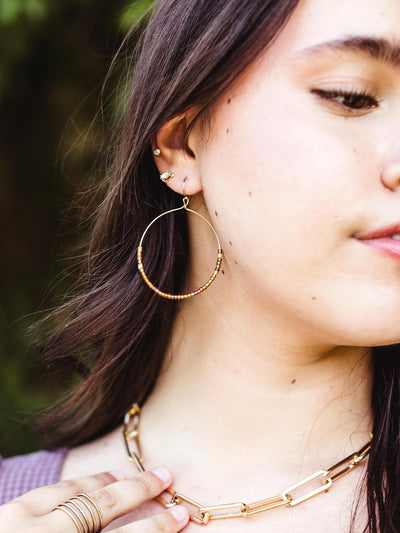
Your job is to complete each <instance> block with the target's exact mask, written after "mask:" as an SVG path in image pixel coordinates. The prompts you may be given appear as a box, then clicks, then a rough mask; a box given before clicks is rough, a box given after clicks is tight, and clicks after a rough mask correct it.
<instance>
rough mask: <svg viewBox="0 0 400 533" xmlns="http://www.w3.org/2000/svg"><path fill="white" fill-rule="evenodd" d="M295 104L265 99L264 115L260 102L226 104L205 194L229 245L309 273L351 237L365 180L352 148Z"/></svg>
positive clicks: (211, 153)
mask: <svg viewBox="0 0 400 533" xmlns="http://www.w3.org/2000/svg"><path fill="white" fill-rule="evenodd" d="M278 94H279V95H280V96H282V93H281V92H279V91H278ZM291 100H293V98H291V99H290V98H285V97H284V95H283V96H282V98H279V99H277V101H276V102H275V101H274V100H273V95H269V94H268V93H264V94H263V99H262V101H264V102H265V101H267V102H270V105H269V106H268V109H265V110H262V111H260V109H262V105H261V104H262V101H261V100H260V99H251V98H246V102H247V105H246V106H244V105H243V102H242V101H241V100H240V99H239V98H238V100H237V101H235V99H232V100H231V103H230V104H228V103H226V102H225V104H224V107H223V109H222V112H221V113H220V114H219V115H218V116H217V119H216V123H215V124H214V125H213V131H214V132H216V134H215V138H213V139H212V140H211V141H210V143H209V144H208V147H209V150H207V155H206V157H204V161H205V163H204V166H203V168H202V174H203V177H204V180H203V181H204V194H205V197H206V201H207V205H209V206H211V209H210V212H211V213H212V214H213V213H215V211H217V212H218V213H219V219H218V220H217V221H216V223H217V224H218V225H219V226H220V228H221V231H222V232H223V237H224V239H225V242H227V241H233V238H232V237H234V239H235V240H236V241H239V242H238V244H240V247H241V250H243V251H245V252H246V253H247V254H251V257H252V258H253V259H254V260H256V261H257V260H259V261H262V262H264V263H265V260H266V258H267V257H268V262H269V264H270V265H271V262H272V261H273V259H274V258H275V260H276V261H277V263H278V265H279V263H280V261H281V260H283V259H291V258H296V262H297V263H298V267H299V266H300V264H304V268H305V269H308V268H309V262H311V263H312V264H313V265H315V264H316V261H317V262H321V261H322V262H323V261H326V260H327V259H328V258H327V255H328V256H329V255H330V253H331V252H332V251H333V250H334V249H335V247H336V246H337V244H338V240H340V239H343V236H346V237H348V236H349V235H350V234H351V225H350V224H349V223H348V220H349V218H348V217H349V214H351V209H352V206H353V205H354V201H355V198H356V197H357V195H358V192H359V191H358V188H359V182H358V179H359V178H360V177H361V175H362V172H361V169H360V159H359V156H358V155H356V154H355V153H354V147H353V146H352V144H351V142H350V140H349V139H346V138H345V136H343V135H340V134H339V132H337V131H329V130H328V131H327V128H326V126H324V125H322V124H318V123H317V119H315V121H313V116H312V115H311V117H310V114H309V113H308V114H307V113H306V111H301V109H300V110H299V108H296V106H292V107H291V106H290V104H289V105H288V104H287V102H290V101H291ZM280 102H283V103H284V105H283V104H282V103H280ZM264 106H265V104H264ZM243 109H245V110H246V113H243ZM360 149H361V148H358V150H360ZM349 175H351V180H350V179H349ZM349 210H350V212H349ZM350 220H351V219H350Z"/></svg>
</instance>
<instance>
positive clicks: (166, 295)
mask: <svg viewBox="0 0 400 533" xmlns="http://www.w3.org/2000/svg"><path fill="white" fill-rule="evenodd" d="M188 206H189V198H188V197H187V196H185V182H184V183H183V205H182V207H177V208H175V209H170V210H169V211H166V212H165V213H162V214H161V215H158V216H157V217H156V218H155V219H154V220H152V221H151V222H150V224H149V225H148V226H147V228H146V229H145V230H144V232H143V235H142V237H141V239H140V243H139V247H138V250H137V261H138V269H139V272H140V273H141V275H142V278H143V279H144V281H145V283H146V285H147V286H148V287H150V289H151V290H152V291H154V292H155V293H156V294H158V295H159V296H161V297H162V298H168V300H186V299H187V298H192V297H193V296H197V294H200V293H201V292H203V291H205V290H206V289H208V287H209V286H210V285H211V283H212V282H213V281H214V280H215V278H216V277H217V275H218V273H219V271H220V269H221V263H222V249H221V243H220V240H219V237H218V235H217V232H216V231H215V229H214V226H213V225H212V224H211V223H210V222H209V221H208V220H207V219H206V218H205V217H203V215H200V213H197V212H196V211H193V209H189V207H188ZM181 209H184V210H185V211H188V212H189V213H193V214H194V215H197V216H198V217H200V218H201V219H202V220H204V222H206V223H207V224H208V225H209V226H210V228H211V229H212V231H213V232H214V235H215V237H216V239H217V243H218V257H217V264H216V265H215V269H214V272H213V273H212V275H211V277H210V279H209V280H208V281H207V282H206V283H205V284H204V285H202V286H201V287H200V288H198V289H197V290H196V291H193V292H189V293H187V294H169V293H167V292H163V291H162V290H160V289H158V288H157V287H156V286H155V285H153V283H152V282H151V281H150V280H149V278H148V277H147V275H146V272H145V271H144V268H143V262H142V254H143V246H142V245H143V240H144V238H145V236H146V233H147V232H148V230H149V229H150V228H151V226H152V225H153V224H154V223H155V222H157V220H159V219H160V218H162V217H165V216H166V215H169V214H171V213H175V212H176V211H180V210H181Z"/></svg>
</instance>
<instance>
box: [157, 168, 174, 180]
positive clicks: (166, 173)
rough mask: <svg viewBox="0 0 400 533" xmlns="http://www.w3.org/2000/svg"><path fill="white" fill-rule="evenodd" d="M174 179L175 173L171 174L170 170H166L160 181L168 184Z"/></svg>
mask: <svg viewBox="0 0 400 533" xmlns="http://www.w3.org/2000/svg"><path fill="white" fill-rule="evenodd" d="M173 177H174V174H173V172H171V171H170V170H166V171H165V172H163V173H162V174H160V180H161V181H162V182H163V183H166V182H167V181H169V180H170V179H171V178H173Z"/></svg>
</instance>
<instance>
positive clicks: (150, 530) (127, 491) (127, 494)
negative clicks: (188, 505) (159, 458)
mask: <svg viewBox="0 0 400 533" xmlns="http://www.w3.org/2000/svg"><path fill="white" fill-rule="evenodd" d="M117 477H118V478H119V479H120V480H119V481H117V480H116V478H117ZM123 478H124V475H123V474H121V475H119V473H116V474H115V475H113V474H111V473H104V474H97V475H94V476H88V477H81V478H76V479H72V480H68V481H60V482H59V483H56V484H55V485H49V486H47V487H41V488H38V489H35V490H32V491H31V492H28V493H26V494H24V495H23V496H20V497H19V498H16V499H15V500H12V501H11V502H9V503H6V504H5V505H2V506H0V524H1V531H2V532H3V533H55V532H57V533H59V532H62V533H78V528H77V526H76V525H75V524H74V522H73V520H72V519H71V518H70V517H69V516H68V514H66V513H64V512H63V511H61V510H60V509H56V510H54V508H55V507H56V506H57V505H58V504H59V503H62V502H65V501H66V500H68V499H69V498H73V497H74V496H76V495H77V494H80V493H85V494H87V495H88V496H90V498H92V499H93V501H94V502H95V503H96V505H97V506H98V508H99V510H100V512H101V514H102V517H103V527H106V526H107V525H108V524H110V523H111V522H112V521H113V520H115V519H116V518H118V517H120V516H123V515H125V514H127V513H129V512H131V511H133V510H134V509H136V508H138V507H139V506H140V505H142V504H143V503H145V502H147V501H149V500H151V499H153V498H155V497H156V496H158V495H159V494H161V493H162V492H163V491H164V490H165V489H166V488H167V487H168V486H169V485H170V484H171V475H170V473H169V471H168V470H167V469H165V468H158V469H156V470H154V471H153V472H143V473H141V474H139V475H136V476H135V477H132V478H129V479H123ZM188 519H189V515H188V512H187V510H186V509H185V508H184V507H182V506H180V505H179V506H176V507H173V508H171V509H169V510H168V511H164V512H161V513H159V514H156V515H154V516H152V517H150V518H146V519H144V520H138V521H136V522H132V523H130V524H128V525H125V526H122V527H120V528H118V529H113V530H112V532H110V533H139V532H140V533H157V532H161V531H162V532H163V533H175V532H177V531H181V530H182V529H183V528H184V527H185V525H186V524H187V522H188Z"/></svg>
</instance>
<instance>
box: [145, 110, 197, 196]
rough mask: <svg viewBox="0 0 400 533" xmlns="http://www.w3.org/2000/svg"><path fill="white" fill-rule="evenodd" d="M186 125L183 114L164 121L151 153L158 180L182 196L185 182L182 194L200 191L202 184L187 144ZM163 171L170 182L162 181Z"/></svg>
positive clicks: (193, 153) (192, 152)
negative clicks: (167, 175) (168, 175)
mask: <svg viewBox="0 0 400 533" xmlns="http://www.w3.org/2000/svg"><path fill="white" fill-rule="evenodd" d="M187 126H188V116H187V114H186V113H185V114H183V115H179V116H178V117H175V118H173V119H171V120H170V121H168V122H166V123H165V124H164V125H163V126H162V127H161V128H160V129H159V131H158V132H157V135H156V137H155V140H154V145H153V154H154V156H155V159H154V162H155V164H156V166H157V168H158V171H159V173H160V178H161V180H162V181H163V182H164V183H166V182H167V181H168V183H166V184H167V186H168V187H169V188H170V189H172V190H173V191H175V192H177V193H178V194H182V190H183V184H184V182H185V192H186V194H188V195H193V194H196V193H198V192H200V191H201V190H202V183H201V177H200V171H199V166H198V161H197V159H196V155H195V152H194V151H193V150H192V149H191V148H190V147H189V146H190V143H188V142H187V141H188V140H187V138H186V131H187ZM189 141H190V139H189ZM167 171H168V172H169V173H170V174H172V175H173V179H171V178H169V179H168V180H166V179H163V178H162V176H166V173H167Z"/></svg>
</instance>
